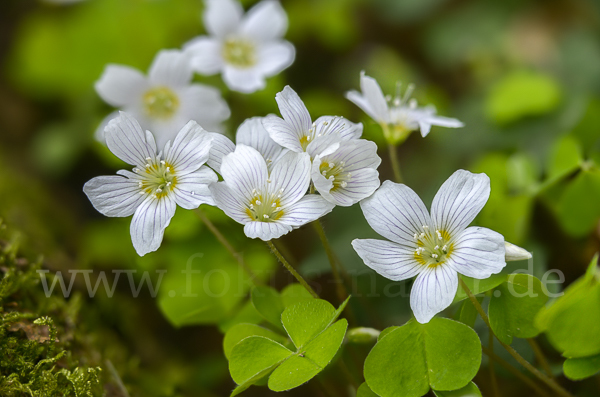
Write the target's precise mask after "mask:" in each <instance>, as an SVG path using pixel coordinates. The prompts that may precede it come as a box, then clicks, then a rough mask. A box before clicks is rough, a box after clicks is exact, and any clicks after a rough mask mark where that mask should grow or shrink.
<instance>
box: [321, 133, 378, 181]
mask: <svg viewBox="0 0 600 397" xmlns="http://www.w3.org/2000/svg"><path fill="white" fill-rule="evenodd" d="M328 158H332V159H334V162H336V163H337V162H339V161H343V162H344V164H345V165H344V171H349V172H352V173H353V172H354V171H356V170H360V169H363V168H377V167H379V164H381V158H380V157H379V156H378V155H377V145H376V144H375V142H372V141H368V140H366V139H355V140H352V141H346V142H342V143H341V144H340V148H339V149H338V150H337V151H336V152H335V153H334V154H332V155H330V156H328ZM353 175H354V174H353Z"/></svg>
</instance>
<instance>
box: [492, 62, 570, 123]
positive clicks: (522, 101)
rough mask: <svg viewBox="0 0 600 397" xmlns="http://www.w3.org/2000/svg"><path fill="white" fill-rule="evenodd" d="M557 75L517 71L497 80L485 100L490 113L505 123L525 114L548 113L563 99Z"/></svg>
mask: <svg viewBox="0 0 600 397" xmlns="http://www.w3.org/2000/svg"><path fill="white" fill-rule="evenodd" d="M560 97H561V89H560V86H559V85H558V83H557V81H556V79H554V78H553V77H552V76H549V75H544V74H541V73H537V72H533V71H515V72H512V73H510V74H509V75H507V76H506V77H504V78H503V79H502V80H500V81H499V82H498V83H496V84H495V85H494V86H493V87H492V90H491V91H490V94H489V97H488V99H487V103H486V110H487V114H488V116H490V118H492V119H493V120H494V121H496V122H497V123H499V124H506V123H510V122H513V121H516V120H518V119H521V118H523V117H525V116H535V115H541V114H544V113H548V112H550V111H552V110H554V109H555V108H556V106H557V105H558V103H559V101H560Z"/></svg>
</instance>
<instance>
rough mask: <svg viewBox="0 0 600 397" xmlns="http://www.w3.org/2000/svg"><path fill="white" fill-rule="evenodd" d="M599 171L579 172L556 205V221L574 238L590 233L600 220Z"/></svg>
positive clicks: (592, 169)
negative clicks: (599, 219)
mask: <svg viewBox="0 0 600 397" xmlns="http://www.w3.org/2000/svg"><path fill="white" fill-rule="evenodd" d="M599 202H600V170H598V169H594V168H591V169H589V170H584V171H582V172H580V173H579V174H578V175H577V176H576V177H575V180H574V181H573V182H571V183H570V184H569V186H568V187H567V189H566V190H565V192H564V194H563V196H562V197H561V199H560V201H559V203H558V219H559V220H560V223H561V225H562V226H563V228H564V229H565V230H566V231H567V232H568V233H569V234H571V235H573V236H575V237H581V236H585V235H586V234H588V233H590V232H591V231H592V230H593V229H594V227H596V224H597V223H598V218H600V205H598V203H599Z"/></svg>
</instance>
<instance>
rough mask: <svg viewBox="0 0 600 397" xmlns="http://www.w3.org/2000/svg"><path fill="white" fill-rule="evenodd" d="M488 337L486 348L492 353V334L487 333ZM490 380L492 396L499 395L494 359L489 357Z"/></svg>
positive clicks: (496, 396) (497, 396) (498, 396)
mask: <svg viewBox="0 0 600 397" xmlns="http://www.w3.org/2000/svg"><path fill="white" fill-rule="evenodd" d="M489 334H490V335H489V336H490V338H489V342H488V349H490V353H492V354H494V334H492V333H491V332H490V333H489ZM488 366H489V370H490V380H491V383H492V389H493V390H494V397H500V389H499V388H498V379H496V371H494V360H493V359H492V358H491V357H490V361H489V364H488Z"/></svg>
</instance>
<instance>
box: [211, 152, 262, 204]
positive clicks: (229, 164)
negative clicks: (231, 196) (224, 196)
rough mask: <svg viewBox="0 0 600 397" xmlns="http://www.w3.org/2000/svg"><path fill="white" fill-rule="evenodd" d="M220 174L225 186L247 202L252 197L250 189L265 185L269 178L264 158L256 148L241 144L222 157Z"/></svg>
mask: <svg viewBox="0 0 600 397" xmlns="http://www.w3.org/2000/svg"><path fill="white" fill-rule="evenodd" d="M221 175H222V176H223V179H224V180H225V182H226V183H227V186H229V187H230V188H231V189H232V190H234V191H235V192H236V193H237V194H239V195H240V196H241V197H244V198H245V199H247V200H248V202H250V199H251V198H252V197H253V192H252V191H253V190H254V189H260V188H262V187H263V186H266V184H267V179H268V178H269V173H268V170H267V163H266V162H265V159H264V158H263V157H262V156H261V155H260V153H259V152H258V151H257V150H256V149H254V148H251V147H250V146H246V145H241V144H240V145H237V146H236V148H235V151H234V152H233V153H230V154H228V155H226V156H225V157H223V163H222V164H221Z"/></svg>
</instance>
